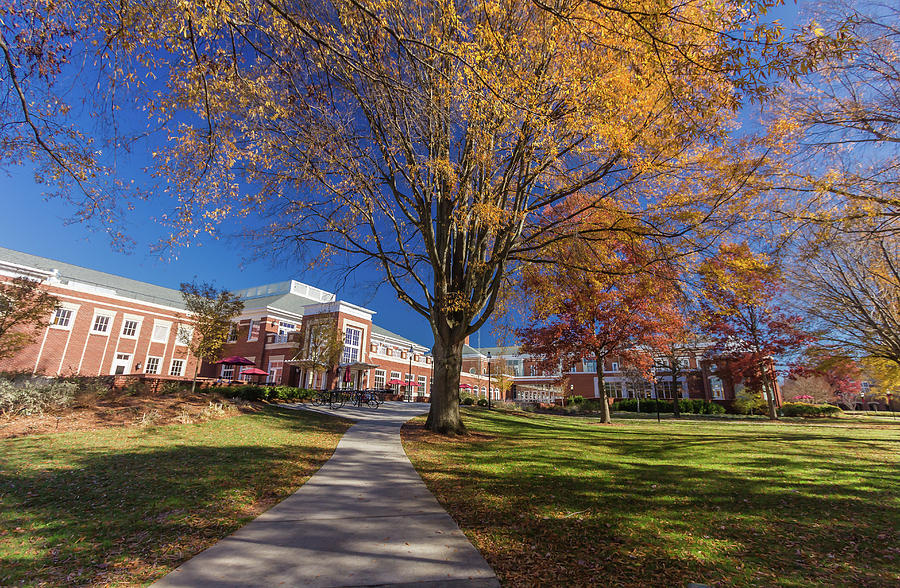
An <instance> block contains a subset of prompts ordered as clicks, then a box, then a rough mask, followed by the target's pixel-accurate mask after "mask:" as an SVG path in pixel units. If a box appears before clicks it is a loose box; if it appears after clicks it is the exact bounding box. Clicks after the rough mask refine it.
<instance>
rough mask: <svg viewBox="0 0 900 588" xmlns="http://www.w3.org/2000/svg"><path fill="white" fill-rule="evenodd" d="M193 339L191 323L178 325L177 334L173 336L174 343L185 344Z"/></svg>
mask: <svg viewBox="0 0 900 588" xmlns="http://www.w3.org/2000/svg"><path fill="white" fill-rule="evenodd" d="M193 339H194V327H192V326H191V325H178V335H177V336H176V337H175V345H182V346H187V345H190V344H191V341H192V340H193Z"/></svg>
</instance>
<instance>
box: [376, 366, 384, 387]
mask: <svg viewBox="0 0 900 588" xmlns="http://www.w3.org/2000/svg"><path fill="white" fill-rule="evenodd" d="M384 375H385V374H384V370H375V387H376V388H384V383H385V382H384Z"/></svg>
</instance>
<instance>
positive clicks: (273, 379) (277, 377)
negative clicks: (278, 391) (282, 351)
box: [266, 355, 284, 384]
mask: <svg viewBox="0 0 900 588" xmlns="http://www.w3.org/2000/svg"><path fill="white" fill-rule="evenodd" d="M283 370H284V356H283V355H279V356H277V357H273V358H271V359H270V360H269V370H268V372H269V375H268V376H266V382H267V383H269V384H280V383H281V374H282V371H283Z"/></svg>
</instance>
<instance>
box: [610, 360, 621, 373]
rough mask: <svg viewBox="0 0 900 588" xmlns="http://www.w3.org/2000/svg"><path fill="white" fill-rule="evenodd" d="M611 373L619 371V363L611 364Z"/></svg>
mask: <svg viewBox="0 0 900 588" xmlns="http://www.w3.org/2000/svg"><path fill="white" fill-rule="evenodd" d="M611 371H614V372H617V371H619V362H618V361H614V362H612V370H611Z"/></svg>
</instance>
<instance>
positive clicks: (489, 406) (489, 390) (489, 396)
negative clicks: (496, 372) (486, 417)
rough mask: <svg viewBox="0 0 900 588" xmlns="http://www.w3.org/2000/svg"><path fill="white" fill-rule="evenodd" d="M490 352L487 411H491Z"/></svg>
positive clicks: (489, 357)
mask: <svg viewBox="0 0 900 588" xmlns="http://www.w3.org/2000/svg"><path fill="white" fill-rule="evenodd" d="M491 392H492V390H491V352H490V351H488V410H490V409H491V396H492V394H491Z"/></svg>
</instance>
